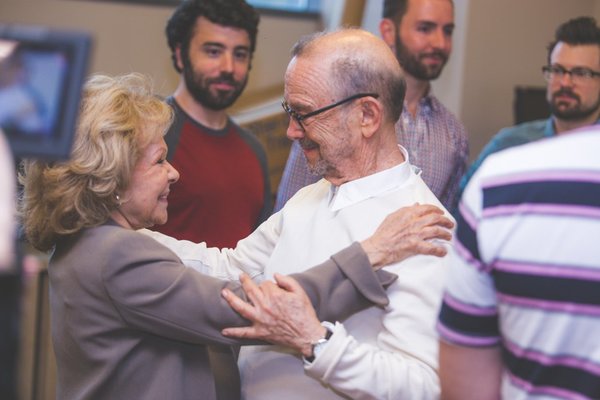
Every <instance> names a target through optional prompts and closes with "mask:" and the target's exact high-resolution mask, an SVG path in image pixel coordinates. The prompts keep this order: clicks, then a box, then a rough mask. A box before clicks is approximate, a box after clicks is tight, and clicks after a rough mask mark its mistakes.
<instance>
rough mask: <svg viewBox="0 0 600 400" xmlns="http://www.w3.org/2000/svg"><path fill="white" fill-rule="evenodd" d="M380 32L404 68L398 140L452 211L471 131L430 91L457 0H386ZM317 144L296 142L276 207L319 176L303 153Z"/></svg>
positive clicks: (444, 57)
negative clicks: (455, 0) (403, 92)
mask: <svg viewBox="0 0 600 400" xmlns="http://www.w3.org/2000/svg"><path fill="white" fill-rule="evenodd" d="M379 30H380V33H381V37H382V38H383V40H384V41H385V42H386V43H387V45H388V46H389V47H390V48H391V49H392V50H393V51H394V53H395V54H396V58H397V60H398V61H399V63H400V65H401V66H402V69H403V70H404V73H405V79H406V98H405V101H404V108H403V111H402V115H401V116H400V119H399V120H398V122H397V123H396V136H397V139H398V143H400V144H402V145H403V146H404V147H405V148H406V149H407V150H408V154H409V157H410V160H409V161H410V163H411V164H413V165H415V166H417V167H419V169H420V170H421V174H422V175H421V176H422V178H423V180H424V181H425V183H426V184H427V186H429V188H430V189H431V191H432V192H433V193H434V194H435V195H436V197H437V198H438V199H439V200H440V202H441V203H442V204H443V205H444V206H445V207H446V208H447V209H448V210H453V209H454V208H455V206H456V201H457V199H458V197H457V193H458V187H459V182H460V179H461V177H462V175H463V174H464V172H465V170H466V165H467V159H468V142H467V133H466V130H465V128H464V126H463V125H462V123H460V122H459V121H458V120H457V119H456V117H455V116H454V115H453V114H452V113H451V112H450V111H449V110H448V109H446V107H444V105H443V104H442V103H441V102H440V101H439V100H438V99H437V98H436V97H435V96H434V95H433V94H432V91H431V81H432V80H435V79H437V78H438V77H439V76H440V74H441V72H442V70H443V69H444V66H445V64H446V62H447V61H448V58H449V57H450V53H451V51H452V33H453V31H454V4H453V2H452V1H451V0H385V2H384V6H383V19H382V20H381V22H380V25H379ZM313 145H314V144H312V143H309V142H303V141H295V142H294V143H293V144H292V148H291V150H290V155H289V158H288V161H287V163H286V166H285V170H284V173H283V177H282V180H281V184H280V186H279V188H278V191H277V200H276V202H275V210H276V211H277V210H279V209H281V207H283V205H284V204H285V203H286V202H287V200H288V199H289V198H290V197H292V196H293V195H294V193H296V192H297V191H298V190H299V189H300V188H302V187H304V186H306V185H309V184H311V183H314V182H316V181H318V180H319V179H321V172H320V171H319V169H315V168H311V167H309V166H308V164H307V162H306V159H305V157H304V156H303V153H304V154H306V152H307V151H310V150H312V147H311V146H313Z"/></svg>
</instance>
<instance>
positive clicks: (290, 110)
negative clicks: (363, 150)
mask: <svg viewBox="0 0 600 400" xmlns="http://www.w3.org/2000/svg"><path fill="white" fill-rule="evenodd" d="M369 96H370V97H375V98H378V97H379V95H378V94H377V93H358V94H355V95H352V96H350V97H346V98H345V99H342V100H340V101H338V102H335V103H333V104H330V105H328V106H325V107H322V108H319V109H318V110H315V111H311V112H309V113H308V114H304V115H301V114H298V112H297V111H296V110H294V109H293V108H292V107H290V105H289V104H288V103H287V102H286V101H285V100H284V101H282V102H281V107H283V109H284V111H285V112H286V113H287V114H288V115H289V116H290V118H292V119H294V121H296V122H297V123H298V125H300V128H302V130H304V125H302V121H304V120H305V119H307V118H310V117H314V116H315V115H318V114H321V113H324V112H325V111H327V110H331V109H332V108H335V107H337V106H341V105H342V104H344V103H348V102H350V101H352V100H356V99H360V98H362V97H369Z"/></svg>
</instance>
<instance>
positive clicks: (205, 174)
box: [156, 0, 272, 247]
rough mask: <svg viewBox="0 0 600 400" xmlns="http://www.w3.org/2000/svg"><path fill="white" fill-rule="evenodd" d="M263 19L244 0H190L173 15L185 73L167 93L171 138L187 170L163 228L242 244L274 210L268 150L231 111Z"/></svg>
mask: <svg viewBox="0 0 600 400" xmlns="http://www.w3.org/2000/svg"><path fill="white" fill-rule="evenodd" d="M258 22H259V15H258V13H257V12H256V10H254V8H252V7H251V6H249V5H248V4H246V2H245V1H243V0H186V1H184V2H182V3H181V4H180V5H179V6H178V7H177V9H176V10H175V12H174V13H173V15H172V16H171V18H170V19H169V22H168V24H167V27H166V34H167V39H168V43H169V47H170V49H171V52H172V54H171V57H172V59H173V65H174V67H175V69H176V70H177V72H178V73H179V74H180V78H179V85H178V86H177V89H176V90H175V93H174V94H173V96H172V97H170V98H169V99H168V101H169V103H170V104H171V105H172V106H173V109H174V110H175V123H174V124H173V126H172V127H171V128H170V129H169V132H168V133H167V135H166V137H165V140H166V141H167V145H168V147H169V154H168V156H167V159H168V160H169V162H171V163H172V164H173V166H174V167H175V168H176V169H177V170H178V171H179V172H180V174H181V177H180V180H179V182H178V184H177V185H176V186H174V187H173V189H172V191H171V194H170V196H169V221H168V222H167V223H166V224H164V225H162V226H160V227H157V228H156V229H157V230H159V231H160V232H163V233H165V234H167V235H170V236H173V237H176V238H178V239H186V240H191V241H194V242H206V243H208V244H209V245H210V246H216V247H235V245H236V243H237V241H238V240H239V239H241V238H244V237H246V236H247V235H249V234H250V233H251V232H252V231H253V230H254V229H255V228H256V227H257V226H258V225H259V224H260V223H261V222H262V221H263V220H265V219H266V217H267V216H268V215H269V214H270V213H271V208H272V201H271V187H270V184H269V175H268V165H267V156H266V153H265V151H264V149H263V148H262V146H261V144H260V143H259V141H258V139H257V138H256V137H255V136H254V135H253V134H252V133H250V132H249V131H246V130H244V129H242V128H241V127H239V126H238V125H237V124H235V123H234V122H233V121H232V120H231V118H229V116H228V115H227V108H228V107H229V106H231V105H232V104H233V103H234V102H235V101H236V100H237V98H238V97H239V96H240V95H241V94H242V92H243V90H244V88H245V87H246V83H247V81H248V73H249V71H250V67H251V62H252V56H253V54H254V49H255V48H256V35H257V32H258Z"/></svg>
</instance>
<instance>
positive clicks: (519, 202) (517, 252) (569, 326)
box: [438, 128, 600, 400]
mask: <svg viewBox="0 0 600 400" xmlns="http://www.w3.org/2000/svg"><path fill="white" fill-rule="evenodd" d="M599 150H600V129H599V128H595V129H593V128H587V129H582V130H580V131H579V132H577V133H571V134H569V135H566V136H562V137H557V138H551V139H543V140H541V141H538V142H536V143H532V144H527V145H523V146H520V147H516V148H513V149H510V150H506V151H504V152H501V153H497V154H494V155H491V156H490V157H488V159H486V161H485V162H484V163H483V165H482V167H481V168H480V170H478V172H477V173H476V174H475V175H474V176H473V179H472V180H471V182H470V183H469V185H468V186H467V188H466V190H465V193H464V196H463V197H462V201H461V204H460V206H459V211H460V215H459V216H458V221H457V224H458V225H457V233H456V239H455V246H454V251H453V254H452V265H451V267H450V269H449V271H448V281H447V290H446V293H445V295H444V301H443V305H442V309H441V312H440V316H439V323H438V332H439V333H440V335H441V336H442V338H443V339H444V340H445V341H448V342H451V343H455V344H458V345H462V346H468V347H482V346H494V345H500V346H501V348H502V352H503V360H504V362H505V367H506V368H505V373H504V375H503V378H502V398H503V399H510V400H513V399H524V398H527V399H559V398H560V399H599V398H600V339H599V338H598V334H599V332H600V156H599V155H598V151H599ZM474 379H476V378H474Z"/></svg>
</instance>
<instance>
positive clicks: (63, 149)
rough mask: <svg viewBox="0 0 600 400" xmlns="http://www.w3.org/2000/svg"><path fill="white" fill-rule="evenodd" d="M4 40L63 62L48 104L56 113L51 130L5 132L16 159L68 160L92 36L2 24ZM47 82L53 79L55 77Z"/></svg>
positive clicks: (0, 28) (1, 39)
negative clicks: (36, 132) (54, 56)
mask: <svg viewBox="0 0 600 400" xmlns="http://www.w3.org/2000/svg"><path fill="white" fill-rule="evenodd" d="M2 41H5V43H11V42H13V41H14V42H16V43H17V44H18V46H19V47H20V48H22V49H26V50H27V51H29V52H30V53H33V54H34V55H35V54H36V52H39V54H50V55H56V56H57V57H60V60H61V73H60V79H58V83H55V87H56V88H57V90H56V91H55V92H56V93H53V94H52V96H48V97H51V99H49V103H50V104H51V106H52V108H53V109H54V110H56V114H55V115H54V116H53V118H52V121H53V123H52V124H51V127H50V128H49V129H48V130H49V131H50V132H46V133H44V134H29V133H28V134H25V133H23V132H21V131H19V130H18V129H14V130H12V131H11V130H7V129H4V131H5V132H4V133H5V135H6V137H7V139H8V142H9V144H10V147H11V149H12V151H13V154H14V156H15V158H37V159H44V160H61V159H67V158H68V157H69V155H70V152H71V148H72V144H73V138H74V135H75V129H76V123H77V116H78V112H79V101H80V98H81V89H82V85H83V82H84V80H85V78H86V74H87V68H88V62H89V58H90V53H91V47H92V38H91V35H90V34H89V33H84V32H76V31H65V30H57V29H53V28H46V27H39V26H23V25H15V24H13V25H3V24H0V42H2ZM63 60H64V62H62V61H63ZM63 65H64V68H62V66H63ZM48 79H50V80H52V79H53V77H48Z"/></svg>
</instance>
